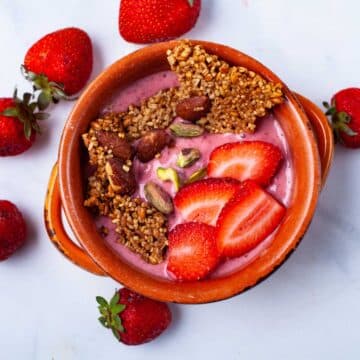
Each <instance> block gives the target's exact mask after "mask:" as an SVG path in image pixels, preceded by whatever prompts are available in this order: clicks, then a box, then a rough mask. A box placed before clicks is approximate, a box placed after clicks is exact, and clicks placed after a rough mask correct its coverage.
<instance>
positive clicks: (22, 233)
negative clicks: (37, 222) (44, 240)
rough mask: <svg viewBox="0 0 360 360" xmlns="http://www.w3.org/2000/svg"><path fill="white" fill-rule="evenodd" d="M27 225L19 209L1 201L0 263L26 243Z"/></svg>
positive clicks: (5, 201)
mask: <svg viewBox="0 0 360 360" xmlns="http://www.w3.org/2000/svg"><path fill="white" fill-rule="evenodd" d="M25 238H26V224H25V221H24V218H23V216H22V214H21V212H20V211H19V210H18V208H17V207H16V206H15V205H14V204H13V203H11V202H10V201H7V200H0V261H2V260H5V259H7V258H8V257H10V256H11V255H12V254H13V253H14V252H15V251H16V250H17V249H19V248H20V247H21V246H22V245H23V244H24V242H25Z"/></svg>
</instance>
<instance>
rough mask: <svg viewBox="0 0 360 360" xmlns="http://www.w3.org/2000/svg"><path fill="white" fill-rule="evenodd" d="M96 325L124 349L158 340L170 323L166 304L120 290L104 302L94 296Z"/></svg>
mask: <svg viewBox="0 0 360 360" xmlns="http://www.w3.org/2000/svg"><path fill="white" fill-rule="evenodd" d="M96 301H97V302H98V304H99V311H100V313H101V316H100V318H99V321H100V322H101V324H102V325H104V326H105V327H106V328H108V329H111V330H112V332H113V334H114V335H115V337H116V338H117V339H118V340H119V341H121V342H123V343H124V344H127V345H140V344H144V343H146V342H149V341H151V340H153V339H155V338H156V337H158V336H159V335H160V334H161V333H162V332H163V331H164V330H165V329H166V328H167V327H168V326H169V325H170V323H171V312H170V309H169V307H168V306H167V304H165V303H162V302H159V301H155V300H151V299H148V298H146V297H144V296H142V295H139V294H137V293H134V292H133V291H131V290H129V289H126V288H123V289H120V290H118V291H116V292H115V295H114V296H113V298H112V299H111V300H110V302H107V301H106V300H105V299H104V298H103V297H101V296H97V297H96Z"/></svg>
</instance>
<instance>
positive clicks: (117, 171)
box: [105, 158, 137, 195]
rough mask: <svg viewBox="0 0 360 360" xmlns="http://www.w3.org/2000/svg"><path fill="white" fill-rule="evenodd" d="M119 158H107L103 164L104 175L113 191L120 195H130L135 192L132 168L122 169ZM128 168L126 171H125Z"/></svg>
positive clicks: (135, 185) (121, 162)
mask: <svg viewBox="0 0 360 360" xmlns="http://www.w3.org/2000/svg"><path fill="white" fill-rule="evenodd" d="M124 166H126V165H124V163H123V161H121V160H120V159H117V158H112V159H109V160H108V161H107V163H106V165H105V171H106V175H107V177H108V180H109V182H110V185H111V187H112V189H113V190H114V192H116V193H118V194H121V195H125V194H127V195H131V194H133V193H134V192H135V190H136V187H137V184H136V180H135V176H134V173H133V172H132V169H131V168H129V167H127V168H126V169H124ZM127 169H128V171H126V170H127Z"/></svg>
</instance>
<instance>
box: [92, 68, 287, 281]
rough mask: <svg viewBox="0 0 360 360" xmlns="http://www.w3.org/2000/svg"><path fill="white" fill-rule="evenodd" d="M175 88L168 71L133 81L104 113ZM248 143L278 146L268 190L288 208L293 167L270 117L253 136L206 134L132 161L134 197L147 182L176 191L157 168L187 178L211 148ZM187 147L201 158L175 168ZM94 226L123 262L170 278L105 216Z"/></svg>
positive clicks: (235, 263)
mask: <svg viewBox="0 0 360 360" xmlns="http://www.w3.org/2000/svg"><path fill="white" fill-rule="evenodd" d="M177 85H178V80H177V78H176V75H175V74H174V73H172V72H170V71H164V72H160V73H156V74H153V75H150V76H148V77H145V78H143V79H141V80H138V81H136V82H135V83H133V84H131V85H130V86H128V87H126V88H123V89H120V91H119V92H118V93H117V95H116V96H115V97H114V98H113V99H112V101H111V103H109V104H108V105H107V106H106V108H105V109H104V111H108V110H110V109H111V110H112V111H125V110H126V109H127V107H128V106H129V105H131V104H134V105H139V104H140V102H141V100H143V99H145V98H147V97H149V96H152V95H154V94H155V93H157V92H158V91H159V90H162V89H168V88H170V87H174V86H177ZM179 120H181V119H179V118H177V119H175V121H179ZM249 140H263V141H267V142H270V143H272V144H274V145H277V146H278V147H279V148H280V149H281V150H282V152H283V154H284V161H283V163H282V165H281V168H280V170H279V171H278V173H277V174H276V176H275V178H274V179H273V181H272V183H271V184H270V186H269V187H268V189H267V190H268V191H269V192H270V193H271V194H272V195H273V196H274V197H275V198H277V199H278V200H279V201H280V202H281V203H283V204H284V205H285V206H288V205H289V201H290V196H291V188H292V179H293V171H292V164H291V158H290V153H289V149H288V145H287V142H286V139H285V135H284V133H283V131H282V129H281V127H280V124H279V123H278V121H277V120H276V118H275V117H274V116H273V115H269V116H267V117H265V118H263V119H261V120H259V121H258V123H257V128H256V132H255V133H254V134H205V135H203V136H201V137H198V138H192V139H189V138H177V139H176V144H175V146H174V147H172V148H166V149H164V150H163V151H162V153H161V157H160V158H158V159H154V160H152V161H150V162H148V163H146V164H143V163H141V162H139V161H138V160H135V162H134V170H135V175H136V179H137V182H138V184H139V190H138V192H137V193H136V194H135V195H134V196H140V197H142V198H144V191H143V189H144V185H145V184H146V183H147V182H148V181H150V180H153V181H155V182H157V183H159V184H161V185H162V186H163V187H164V188H165V189H166V190H167V191H168V192H169V193H170V194H171V195H175V190H174V188H173V185H172V184H171V183H170V182H161V181H159V179H158V178H157V177H156V169H157V168H158V167H160V166H161V167H173V168H176V169H177V170H179V171H180V176H181V177H183V178H187V177H188V176H189V175H190V174H191V173H193V172H194V171H196V170H197V169H199V168H202V167H204V166H206V164H207V163H208V160H209V156H210V153H211V152H212V150H213V149H214V148H216V147H218V146H220V145H222V144H225V143H229V142H236V141H249ZM186 147H194V148H198V149H199V150H200V152H201V154H202V157H201V159H200V160H198V161H197V162H196V163H195V164H194V165H193V166H191V167H190V168H187V169H179V168H177V167H176V165H175V163H176V158H177V156H178V154H179V152H180V150H181V149H183V148H186ZM182 221H183V220H182V218H181V215H180V214H179V213H177V212H175V213H174V214H173V215H171V216H170V217H169V230H170V229H171V228H173V227H174V226H175V225H176V224H178V223H181V222H182ZM96 224H97V226H98V227H100V226H102V225H105V226H107V227H108V228H109V230H110V231H109V235H108V236H106V237H105V241H106V242H107V244H108V245H109V246H110V247H111V248H112V249H113V250H114V251H116V252H117V253H118V254H119V255H120V256H121V257H122V258H123V259H124V260H126V261H127V262H129V263H130V264H132V265H133V266H136V267H137V268H139V269H141V270H143V271H145V272H151V273H152V274H153V275H155V276H158V277H161V278H171V275H170V274H168V273H167V272H166V259H165V261H164V262H163V263H161V264H159V265H150V264H147V263H146V262H145V261H143V260H142V259H141V258H140V257H139V256H138V255H136V254H135V253H133V252H132V251H130V250H129V249H127V248H126V247H125V246H123V245H121V244H119V243H117V242H116V233H115V231H114V225H113V224H112V223H111V221H110V220H109V219H107V218H104V217H102V218H98V219H96ZM273 236H274V233H273V234H272V235H270V236H269V237H268V238H266V239H265V240H264V241H263V242H262V243H261V244H259V245H258V246H257V247H256V248H254V249H253V250H251V251H250V252H248V253H247V254H245V255H243V256H241V257H238V258H235V259H232V260H227V261H226V262H224V263H223V264H221V265H220V266H219V267H218V268H217V269H216V270H215V272H214V273H213V274H212V275H211V276H212V277H220V276H225V275H227V274H230V273H232V272H234V271H236V270H239V269H241V268H244V267H245V266H247V265H248V264H250V263H251V262H252V261H253V260H254V259H255V258H257V257H258V256H259V255H261V254H262V253H263V252H264V251H266V248H267V247H268V245H269V244H270V243H271V241H272V239H273Z"/></svg>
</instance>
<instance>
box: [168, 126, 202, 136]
mask: <svg viewBox="0 0 360 360" xmlns="http://www.w3.org/2000/svg"><path fill="white" fill-rule="evenodd" d="M170 130H171V132H172V133H173V134H174V135H175V136H178V137H197V136H200V135H202V134H203V133H204V129H203V128H202V127H201V126H199V125H195V124H186V123H175V124H172V125H170Z"/></svg>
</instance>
